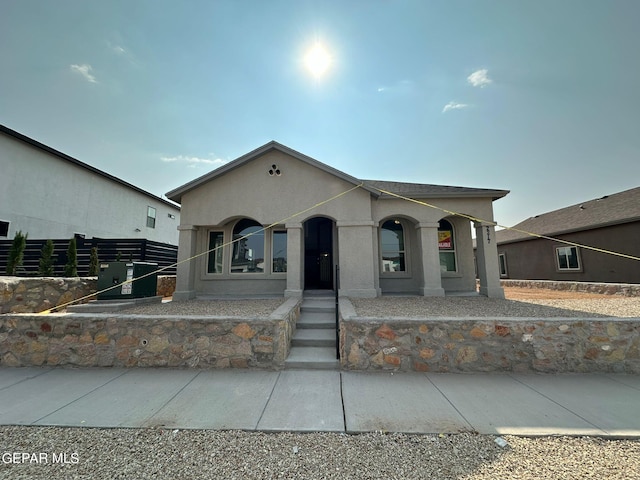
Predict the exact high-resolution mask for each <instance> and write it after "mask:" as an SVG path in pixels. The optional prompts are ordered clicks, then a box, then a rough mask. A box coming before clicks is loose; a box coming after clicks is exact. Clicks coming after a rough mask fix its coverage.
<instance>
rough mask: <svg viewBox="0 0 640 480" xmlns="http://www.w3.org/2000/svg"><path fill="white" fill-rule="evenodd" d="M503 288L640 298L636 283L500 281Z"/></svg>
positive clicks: (639, 290) (639, 285)
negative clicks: (540, 289)
mask: <svg viewBox="0 0 640 480" xmlns="http://www.w3.org/2000/svg"><path fill="white" fill-rule="evenodd" d="M500 284H501V285H502V286H503V287H520V288H545V289H549V290H567V291H571V292H584V293H601V294H604V295H622V296H626V297H638V296H640V284H636V283H595V282H560V281H554V280H500Z"/></svg>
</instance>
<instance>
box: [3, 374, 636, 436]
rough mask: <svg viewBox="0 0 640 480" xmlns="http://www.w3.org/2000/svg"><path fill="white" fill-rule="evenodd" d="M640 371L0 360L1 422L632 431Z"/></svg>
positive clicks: (305, 428)
mask: <svg viewBox="0 0 640 480" xmlns="http://www.w3.org/2000/svg"><path fill="white" fill-rule="evenodd" d="M638 412H640V376H633V375H615V374H599V375H598V374H581V375H577V374H576V375H528V374H527V375H525V374H503V375H483V374H475V375H463V374H422V373H395V374H390V373H363V372H340V371H314V370H285V371H279V372H271V371H256V370H247V371H241V370H214V371H212V370H174V369H166V368H163V369H62V368H1V369H0V424H2V425H54V426H73V427H143V428H146V427H163V428H179V429H241V430H261V431H298V432H302V431H329V432H349V433H357V432H370V431H376V430H378V431H379V430H384V431H388V432H411V433H457V432H466V431H475V432H478V433H483V434H513V435H527V436H529V435H590V436H604V437H616V438H621V437H637V438H640V415H638Z"/></svg>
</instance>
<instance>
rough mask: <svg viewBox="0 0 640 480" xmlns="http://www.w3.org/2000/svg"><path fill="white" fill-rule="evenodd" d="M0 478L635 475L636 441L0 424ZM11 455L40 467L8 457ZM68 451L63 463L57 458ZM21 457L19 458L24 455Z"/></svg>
mask: <svg viewBox="0 0 640 480" xmlns="http://www.w3.org/2000/svg"><path fill="white" fill-rule="evenodd" d="M0 434H1V439H0V446H1V448H0V450H1V453H2V455H3V457H2V459H3V460H2V463H0V478H3V479H4V478H6V479H12V480H18V479H30V480H31V479H48V480H50V479H95V480H99V479H151V478H154V479H190V478H202V479H218V478H222V479H276V478H296V479H298V478H309V479H321V478H326V479H331V478H332V479H343V478H354V479H378V478H384V479H421V480H422V479H431V478H433V479H439V480H446V479H456V480H480V479H491V480H493V479H497V478H499V479H542V478H544V479H563V480H565V479H588V478H593V479H595V478H597V479H625V480H626V479H638V478H640V442H639V441H631V440H624V441H615V440H603V439H597V438H589V437H583V438H571V437H543V438H535V439H532V438H519V437H512V436H505V437H504V439H506V441H507V442H508V445H507V446H506V447H500V446H498V445H497V444H496V443H495V442H494V439H495V437H492V436H487V435H474V434H456V435H402V434H383V433H371V434H361V435H345V434H334V433H306V434H295V433H269V434H267V433H255V432H239V431H224V432H221V431H207V430H180V431H178V430H158V429H144V430H140V429H108V430H105V429H90V428H84V429H78V428H50V427H23V426H21V427H0ZM14 452H26V453H35V454H36V456H37V457H40V458H42V459H43V458H44V457H41V456H40V454H46V460H47V462H43V463H28V462H26V463H18V464H13V463H6V460H11V459H12V458H13V457H12V456H11V455H9V456H8V455H7V454H12V453H14ZM54 453H56V455H57V456H59V455H60V454H62V453H66V454H67V457H66V459H67V464H59V463H54V462H53V460H54V459H53V454H54ZM19 458H21V457H19Z"/></svg>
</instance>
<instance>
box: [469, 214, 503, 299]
mask: <svg viewBox="0 0 640 480" xmlns="http://www.w3.org/2000/svg"><path fill="white" fill-rule="evenodd" d="M473 226H474V227H475V229H476V245H477V248H476V260H477V263H478V278H479V279H480V294H481V295H485V296H487V297H489V298H504V290H503V288H502V286H501V285H500V270H499V269H498V246H497V244H496V229H495V226H494V225H493V224H492V223H482V222H476V223H474V224H473Z"/></svg>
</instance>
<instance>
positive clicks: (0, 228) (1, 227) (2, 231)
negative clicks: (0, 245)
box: [0, 220, 9, 237]
mask: <svg viewBox="0 0 640 480" xmlns="http://www.w3.org/2000/svg"><path fill="white" fill-rule="evenodd" d="M8 236H9V222H3V221H2V220H0V237H8Z"/></svg>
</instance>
